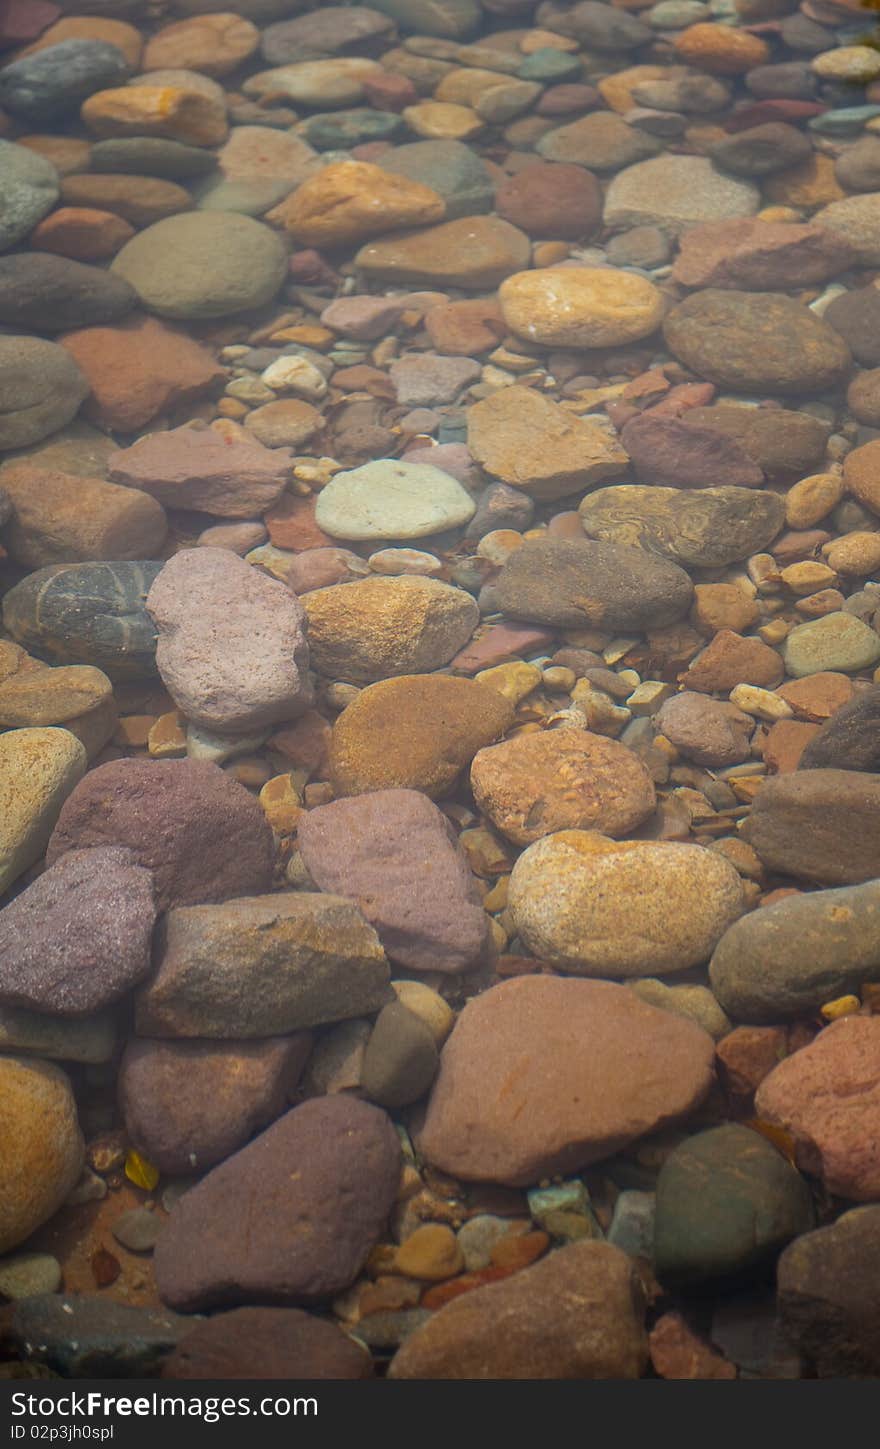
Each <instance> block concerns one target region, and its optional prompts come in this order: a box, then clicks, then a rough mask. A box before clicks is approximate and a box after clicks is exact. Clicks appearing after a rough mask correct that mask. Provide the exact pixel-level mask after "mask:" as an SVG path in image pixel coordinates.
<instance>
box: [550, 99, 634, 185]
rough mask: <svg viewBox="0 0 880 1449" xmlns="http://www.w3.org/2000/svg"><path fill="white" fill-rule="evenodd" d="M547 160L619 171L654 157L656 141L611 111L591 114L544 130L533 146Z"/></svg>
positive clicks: (598, 169)
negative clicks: (536, 145)
mask: <svg viewBox="0 0 880 1449" xmlns="http://www.w3.org/2000/svg"><path fill="white" fill-rule="evenodd" d="M537 149H538V151H539V153H540V154H541V155H542V156H543V157H544V158H545V159H546V160H547V161H561V162H566V163H568V164H573V165H576V166H589V167H590V168H591V169H592V170H594V171H619V170H620V168H621V167H623V166H628V167H631V166H633V165H635V164H637V163H638V162H643V161H645V160H647V158H648V157H649V156H656V154H657V152H658V151H659V149H660V144H659V142H658V141H657V140H656V139H655V138H654V137H653V136H649V135H647V134H646V132H644V131H640V130H637V129H636V127H635V126H628V125H627V123H626V121H624V120H623V119H622V117H620V116H616V115H615V114H614V112H613V111H594V112H592V113H591V114H590V115H588V116H581V117H579V118H578V119H577V120H576V121H570V122H569V124H568V125H566V126H560V127H558V129H556V130H552V131H548V132H547V134H546V135H545V136H542V137H541V139H540V141H539V142H538V147H537Z"/></svg>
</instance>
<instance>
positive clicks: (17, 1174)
mask: <svg viewBox="0 0 880 1449" xmlns="http://www.w3.org/2000/svg"><path fill="white" fill-rule="evenodd" d="M0 1084H2V1089H3V1102H4V1112H3V1121H2V1124H0V1142H2V1149H3V1164H4V1170H3V1183H2V1188H0V1252H2V1253H7V1252H8V1251H9V1250H10V1248H17V1247H18V1245H19V1243H23V1242H24V1241H25V1240H26V1239H27V1238H29V1237H30V1235H31V1233H33V1232H34V1231H35V1229H36V1228H38V1227H40V1226H42V1224H43V1223H44V1222H46V1220H47V1219H48V1218H51V1217H52V1215H53V1213H55V1212H56V1211H57V1209H58V1208H59V1207H60V1206H61V1204H62V1203H63V1202H64V1199H65V1198H66V1197H67V1194H68V1193H69V1192H70V1190H71V1188H72V1187H73V1186H74V1184H75V1183H76V1181H77V1179H78V1177H79V1175H80V1172H81V1170H82V1167H83V1140H82V1136H81V1134H80V1130H79V1124H78V1122H77V1115H76V1103H75V1101H74V1097H73V1090H72V1088H71V1084H70V1081H69V1079H68V1078H67V1076H66V1075H65V1073H64V1072H62V1071H61V1069H60V1068H59V1067H56V1066H52V1065H51V1064H50V1063H48V1062H40V1061H28V1060H27V1059H25V1058H22V1057H14V1056H4V1057H2V1058H0Z"/></svg>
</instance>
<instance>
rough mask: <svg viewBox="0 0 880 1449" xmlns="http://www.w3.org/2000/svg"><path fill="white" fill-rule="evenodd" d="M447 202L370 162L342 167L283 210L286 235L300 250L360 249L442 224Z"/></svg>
mask: <svg viewBox="0 0 880 1449" xmlns="http://www.w3.org/2000/svg"><path fill="white" fill-rule="evenodd" d="M445 213H446V207H445V204H444V202H443V198H442V196H439V195H438V194H437V192H436V191H432V190H431V188H430V187H429V186H424V185H423V184H422V183H421V182H420V181H415V180H412V179H410V178H409V177H406V176H395V175H393V174H392V173H391V172H389V171H385V170H383V169H382V168H381V167H380V166H374V165H372V163H370V162H367V161H337V162H331V164H330V165H329V166H325V167H323V168H322V169H321V170H320V171H318V172H316V174H315V175H314V176H312V177H310V178H309V179H307V180H306V181H304V182H303V184H302V185H301V186H299V187H298V188H297V190H296V191H295V192H294V193H293V195H292V196H291V197H290V198H289V199H288V201H287V202H286V203H285V205H284V207H283V220H284V225H285V227H286V229H287V230H288V231H289V232H290V233H291V235H292V236H293V238H294V240H295V241H296V242H298V243H299V245H300V246H307V247H337V246H350V245H359V244H360V243H361V242H364V241H366V240H367V238H368V237H373V236H385V235H386V234H387V233H388V232H391V231H397V230H399V229H400V228H403V227H408V226H427V225H429V224H431V223H432V222H437V221H442V220H443V218H444V216H445Z"/></svg>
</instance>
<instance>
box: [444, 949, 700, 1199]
mask: <svg viewBox="0 0 880 1449" xmlns="http://www.w3.org/2000/svg"><path fill="white" fill-rule="evenodd" d="M713 1056H714V1047H713V1042H712V1038H711V1037H710V1036H709V1035H708V1033H707V1032H704V1031H703V1030H702V1029H701V1028H700V1027H698V1026H696V1025H695V1024H694V1022H692V1021H689V1020H686V1019H685V1018H684V1017H673V1016H672V1015H671V1014H670V1013H669V1012H662V1011H659V1010H658V1009H657V1008H656V1007H654V1006H649V1005H647V1003H645V1002H643V1001H641V1000H640V999H639V998H638V997H637V996H636V995H635V993H634V992H632V991H629V990H627V988H626V987H624V986H614V985H611V984H610V983H609V982H607V981H571V980H565V979H563V978H561V977H551V976H524V977H519V978H516V979H514V980H512V981H506V982H504V983H503V984H502V985H500V986H495V987H492V988H491V990H489V991H486V992H484V993H483V995H482V996H477V997H474V998H472V999H471V1000H470V1001H469V1002H468V1004H467V1005H466V1006H465V1008H464V1010H463V1011H462V1012H461V1014H460V1016H459V1018H458V1021H457V1022H456V1025H455V1027H454V1029H453V1032H452V1035H451V1036H450V1038H449V1040H448V1041H447V1043H446V1045H445V1046H444V1048H443V1052H442V1055H441V1060H440V1074H439V1076H438V1078H437V1081H436V1083H435V1085H434V1089H433V1091H432V1093H431V1097H430V1100H429V1102H428V1109H427V1113H426V1116H425V1121H424V1126H423V1127H422V1129H421V1131H420V1132H419V1133H418V1145H419V1150H420V1151H421V1152H423V1154H424V1156H425V1157H426V1158H427V1159H428V1161H429V1162H431V1163H433V1164H434V1166H436V1167H439V1168H441V1169H442V1170H443V1171H444V1172H449V1173H451V1174H452V1175H453V1176H455V1177H458V1178H462V1179H464V1180H465V1181H477V1182H487V1181H488V1182H501V1183H506V1184H509V1185H510V1186H515V1187H516V1186H525V1185H531V1184H535V1183H538V1182H539V1181H540V1180H541V1179H542V1178H545V1177H552V1176H553V1175H554V1174H556V1173H569V1172H576V1171H578V1170H579V1169H580V1168H582V1167H585V1166H587V1165H588V1164H589V1163H591V1162H599V1161H601V1160H602V1159H603V1158H605V1157H610V1156H612V1155H613V1154H614V1153H615V1152H618V1151H620V1150H621V1148H623V1147H624V1146H625V1145H626V1144H627V1143H629V1142H632V1141H634V1140H635V1139H636V1138H637V1137H641V1136H643V1135H644V1134H645V1133H646V1132H652V1131H655V1130H657V1129H658V1128H660V1127H662V1126H667V1125H670V1124H671V1123H673V1122H676V1121H679V1120H681V1119H682V1118H684V1117H686V1116H687V1114H688V1113H689V1112H690V1111H692V1110H693V1108H694V1107H696V1106H697V1105H698V1104H699V1102H700V1101H701V1100H702V1099H703V1097H704V1096H705V1094H706V1092H707V1091H708V1088H709V1082H710V1080H711V1070H712V1060H713ZM551 1063H552V1070H551V1069H550V1065H551Z"/></svg>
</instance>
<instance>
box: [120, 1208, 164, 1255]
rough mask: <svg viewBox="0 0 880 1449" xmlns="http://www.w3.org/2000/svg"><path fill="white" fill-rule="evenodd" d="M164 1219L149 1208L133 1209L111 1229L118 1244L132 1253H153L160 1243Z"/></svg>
mask: <svg viewBox="0 0 880 1449" xmlns="http://www.w3.org/2000/svg"><path fill="white" fill-rule="evenodd" d="M162 1222H163V1219H162V1218H161V1217H160V1216H159V1214H158V1213H155V1212H151V1211H150V1210H149V1208H146V1207H142V1208H132V1209H131V1210H130V1211H129V1212H127V1213H122V1214H121V1216H120V1217H118V1218H117V1219H116V1221H115V1222H114V1224H113V1227H112V1229H111V1231H112V1233H113V1236H114V1238H115V1239H116V1241H117V1243H121V1244H122V1246H123V1248H128V1250H129V1252H131V1253H151V1252H152V1251H153V1249H154V1248H155V1246H156V1244H157V1242H158V1241H159V1234H160V1233H161V1231H162Z"/></svg>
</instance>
